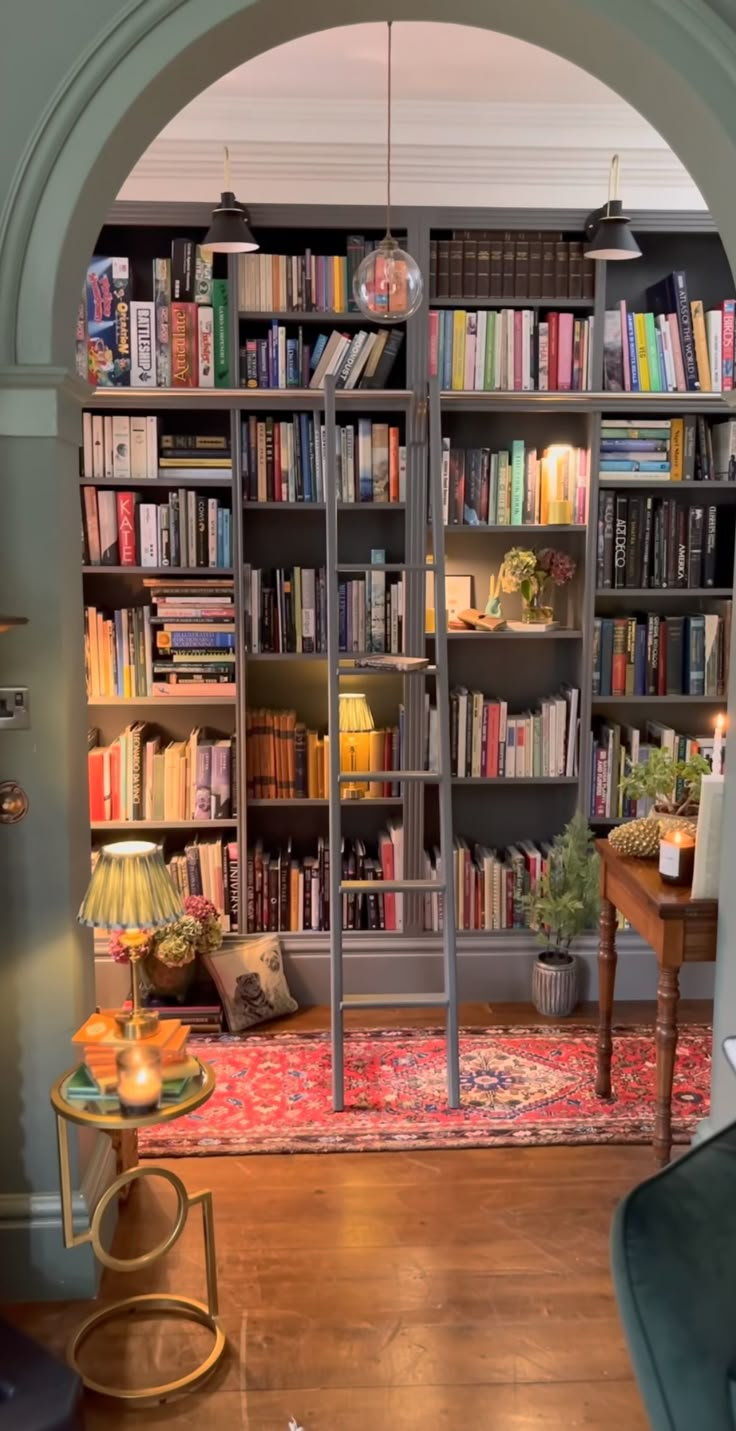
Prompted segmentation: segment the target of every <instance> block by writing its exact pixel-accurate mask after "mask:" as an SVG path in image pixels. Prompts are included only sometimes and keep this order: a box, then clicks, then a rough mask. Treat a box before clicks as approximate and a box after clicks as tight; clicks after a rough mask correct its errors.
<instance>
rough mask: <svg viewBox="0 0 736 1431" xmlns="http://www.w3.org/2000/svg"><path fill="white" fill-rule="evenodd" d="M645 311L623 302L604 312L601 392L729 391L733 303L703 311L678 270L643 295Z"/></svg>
mask: <svg viewBox="0 0 736 1431" xmlns="http://www.w3.org/2000/svg"><path fill="white" fill-rule="evenodd" d="M646 298H647V302H648V303H649V305H650V307H649V309H648V311H647V312H645V313H632V312H630V311H629V308H628V306H627V304H626V303H625V302H621V303H620V304H619V306H618V308H614V309H609V310H608V311H607V313H606V318H605V328H604V338H603V378H604V387H605V388H606V389H607V390H608V391H609V392H635V393H636V392H649V393H660V392H661V393H668V392H669V393H675V392H678V393H685V392H728V391H730V390H731V389H732V388H733V376H734V312H735V309H736V300H734V299H733V298H725V299H724V300H723V302H722V303H720V304H718V306H717V307H715V308H711V309H709V310H708V311H707V312H706V311H705V309H704V307H703V304H702V302H701V300H700V299H699V298H698V299H693V300H691V299H690V296H689V293H688V284H687V275H686V273H684V272H683V271H682V270H678V271H676V272H673V273H670V274H668V275H667V277H666V278H663V279H661V280H660V282H659V283H655V284H654V285H653V286H652V287H650V288H648V289H647V290H646Z"/></svg>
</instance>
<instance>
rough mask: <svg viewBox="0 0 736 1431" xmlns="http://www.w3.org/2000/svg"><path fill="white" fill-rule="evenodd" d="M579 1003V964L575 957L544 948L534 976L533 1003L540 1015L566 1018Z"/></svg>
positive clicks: (539, 956)
mask: <svg viewBox="0 0 736 1431" xmlns="http://www.w3.org/2000/svg"><path fill="white" fill-rule="evenodd" d="M577 1001H578V961H577V959H576V958H575V955H574V954H559V953H558V952H557V950H556V949H544V950H543V951H542V953H541V954H539V955H538V956H537V959H536V961H535V964H534V973H533V975H532V1003H533V1004H534V1007H535V1009H536V1010H537V1013H538V1014H544V1015H545V1016H546V1017H547V1018H551V1019H564V1018H567V1016H568V1014H571V1013H572V1011H573V1009H574V1008H575V1005H576V1004H577Z"/></svg>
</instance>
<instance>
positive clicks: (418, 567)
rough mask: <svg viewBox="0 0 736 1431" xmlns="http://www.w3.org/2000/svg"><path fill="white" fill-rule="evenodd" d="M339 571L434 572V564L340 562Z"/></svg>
mask: <svg viewBox="0 0 736 1431" xmlns="http://www.w3.org/2000/svg"><path fill="white" fill-rule="evenodd" d="M337 570H338V571H347V572H351V571H358V572H360V571H364V572H365V571H434V570H435V565H434V562H433V561H432V562H424V561H423V562H406V561H376V562H369V561H353V562H350V561H348V562H341V561H340V562H338V564H337Z"/></svg>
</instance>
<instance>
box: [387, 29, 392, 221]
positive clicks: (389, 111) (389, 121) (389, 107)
mask: <svg viewBox="0 0 736 1431" xmlns="http://www.w3.org/2000/svg"><path fill="white" fill-rule="evenodd" d="M386 24H387V27H388V103H387V106H386V114H387V124H386V236H387V238H388V237H390V236H391V27H392V25H393V20H387V21H386Z"/></svg>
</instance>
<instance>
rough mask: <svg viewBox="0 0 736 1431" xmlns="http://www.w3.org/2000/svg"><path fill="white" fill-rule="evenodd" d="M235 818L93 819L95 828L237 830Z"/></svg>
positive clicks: (93, 827)
mask: <svg viewBox="0 0 736 1431" xmlns="http://www.w3.org/2000/svg"><path fill="white" fill-rule="evenodd" d="M237 824H238V821H237V817H236V818H235V819H233V820H92V821H91V828H92V829H93V830H235V829H237Z"/></svg>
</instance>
